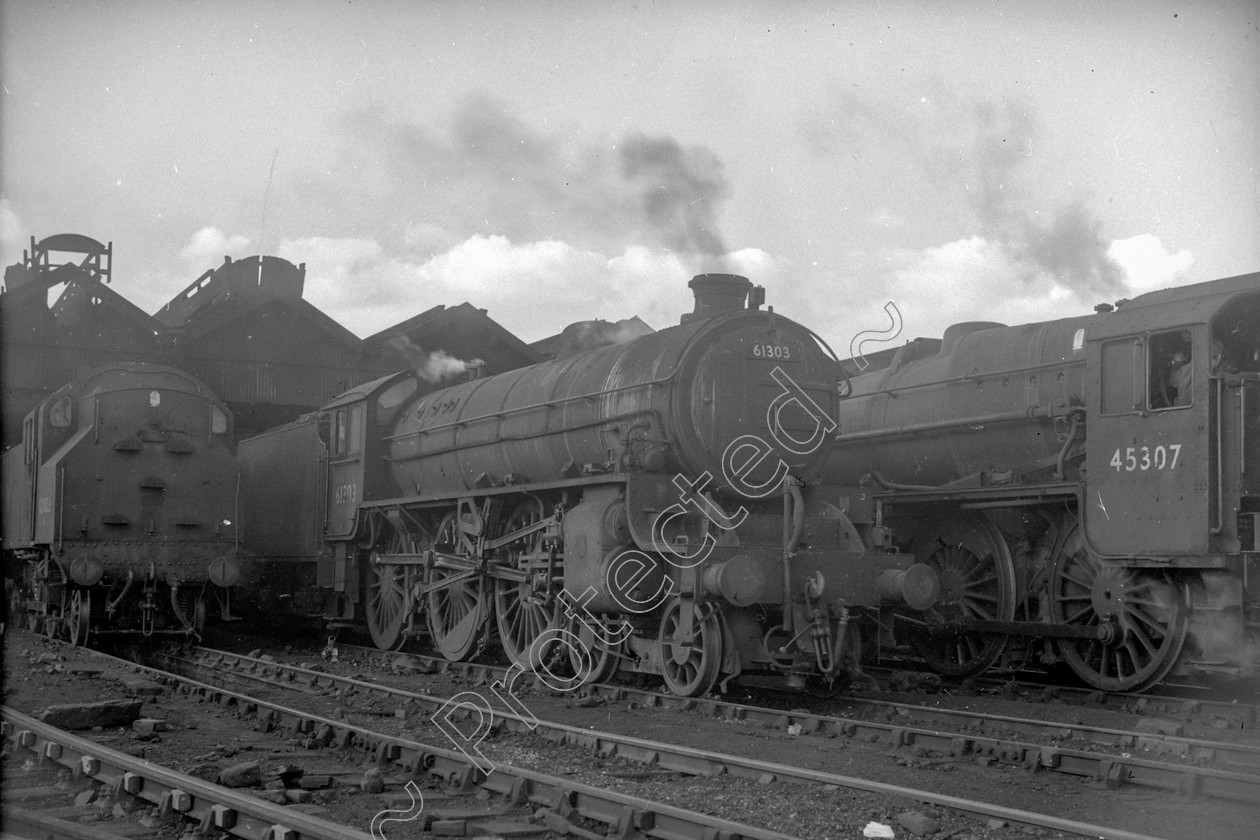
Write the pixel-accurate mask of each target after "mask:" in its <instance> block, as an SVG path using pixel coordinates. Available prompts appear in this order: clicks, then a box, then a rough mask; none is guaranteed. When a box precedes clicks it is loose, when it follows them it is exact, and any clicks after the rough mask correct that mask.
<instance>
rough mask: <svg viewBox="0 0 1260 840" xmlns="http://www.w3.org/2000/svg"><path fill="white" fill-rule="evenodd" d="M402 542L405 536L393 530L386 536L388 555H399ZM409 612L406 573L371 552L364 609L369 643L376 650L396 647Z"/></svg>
mask: <svg viewBox="0 0 1260 840" xmlns="http://www.w3.org/2000/svg"><path fill="white" fill-rule="evenodd" d="M405 541H406V540H405V535H403V534H400V533H399V532H398V531H394V532H393V534H392V535H391V537H390V544H389V553H391V554H400V553H402V552H403V551H404V550H405V549H406V548H407V546H406V545H404V543H405ZM410 612H411V593H410V587H409V586H408V585H407V570H406V569H404V568H402V567H401V566H393V565H388V564H384V565H383V564H381V563H378V562H377V561H376V553H375V552H373V553H372V555H371V558H370V560H369V562H368V581H367V597H366V599H365V609H364V613H365V618H366V619H367V626H368V633H369V634H370V635H371V637H372V643H373V644H375V645H376V647H377V648H378V649H379V650H391V649H392V648H393V647H394V645H396V644H398V642H399V639H400V637H401V636H402V629H403V625H404V624H405V623H406V622H407V616H408V614H409V613H410Z"/></svg>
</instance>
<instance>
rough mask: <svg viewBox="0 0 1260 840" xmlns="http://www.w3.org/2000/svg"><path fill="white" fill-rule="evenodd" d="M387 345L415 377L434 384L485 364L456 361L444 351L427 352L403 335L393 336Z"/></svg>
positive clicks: (479, 360) (477, 360) (474, 361)
mask: <svg viewBox="0 0 1260 840" xmlns="http://www.w3.org/2000/svg"><path fill="white" fill-rule="evenodd" d="M387 344H388V345H389V347H390V349H392V350H393V351H394V352H395V353H397V354H398V355H400V356H402V357H403V359H404V360H406V363H407V366H408V367H410V368H411V369H412V370H414V371H415V373H416V376H418V377H420V378H421V379H423V380H424V381H425V382H432V383H434V384H437V383H441V382H444V381H446V380H448V379H451V378H452V377H455V376H459V375H460V374H461V373H464V372H466V371H468V370H469V369H471V368H475V367H480V366H482V365H484V364H485V362H483V361H482V360H481V359H472V360H471V361H464V360H463V359H457V358H455V357H454V356H452V355H451V354H450V353H447V352H446V351H445V350H435V351H433V352H429V351H427V350H425V349H424V348H423V347H421V346H420V345H418V344H416V343H415V342H414V341H412V340H411V339H410V338H409V337H407V336H405V335H399V336H394V337H392V338H390V339H389V341H388V342H387Z"/></svg>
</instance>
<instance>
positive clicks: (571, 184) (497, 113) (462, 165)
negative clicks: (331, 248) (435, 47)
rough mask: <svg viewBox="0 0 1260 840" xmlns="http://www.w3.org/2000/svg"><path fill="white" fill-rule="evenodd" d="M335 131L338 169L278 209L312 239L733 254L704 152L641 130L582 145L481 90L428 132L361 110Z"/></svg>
mask: <svg viewBox="0 0 1260 840" xmlns="http://www.w3.org/2000/svg"><path fill="white" fill-rule="evenodd" d="M335 130H336V136H337V144H338V147H337V148H338V151H337V154H336V159H335V161H334V162H333V163H332V165H329V166H324V167H320V168H318V169H310V170H307V171H305V172H303V173H300V174H299V175H296V176H295V177H296V178H297V181H298V183H296V184H295V185H294V186H293V188H292V189H289V190H286V191H284V192H283V193H282V197H281V198H280V199H279V200H280V201H283V202H287V204H286V206H285V210H284V212H283V213H282V214H281V215H283V216H284V217H285V218H286V219H287V220H288V221H286V225H287V227H288V229H289V230H300V231H301V235H310V234H319V235H328V236H344V235H347V234H350V235H357V236H372V237H373V238H375V239H376V240H377V241H379V242H380V243H381V245H382V247H384V248H385V249H386V250H390V251H402V250H408V251H410V252H412V253H415V252H417V251H419V250H422V249H424V248H426V247H427V248H430V249H431V250H430V253H431V254H432V253H438V252H439V251H440V250H444V249H449V248H451V247H454V245H455V244H457V243H458V242H461V241H465V240H467V239H468V238H469V237H471V236H474V235H477V234H481V235H502V236H505V237H507V238H508V239H510V240H511V241H512V242H518V243H519V242H540V241H545V240H558V239H562V240H563V241H565V242H567V243H569V244H571V245H573V246H574V247H576V248H580V249H587V250H595V251H599V252H601V253H604V254H615V253H617V252H619V251H621V250H622V249H624V248H626V247H628V246H631V245H643V246H646V247H656V248H668V249H671V250H675V251H677V252H679V253H682V254H689V255H695V256H697V257H699V256H712V255H715V254H720V253H721V252H722V251H724V250H725V248H724V245H723V240H722V237H721V234H720V232H719V231H718V230H717V223H716V220H717V218H718V210H719V208H720V205H721V203H722V202H723V201H725V199H726V198H727V197H728V196H729V194H730V187H729V184H728V182H727V180H726V176H725V173H724V168H723V165H722V162H721V161H720V160H719V159H718V157H717V155H716V154H715V153H714V152H713V151H712V150H710V149H708V148H706V147H704V146H698V145H694V146H687V145H684V144H682V143H680V142H679V141H677V140H676V139H674V138H672V137H670V136H668V135H657V134H645V133H643V132H636V131H627V132H625V133H624V134H622V135H621V136H613V137H602V138H600V139H592V138H586V139H583V138H582V137H581V135H580V134H579V132H578V131H577V130H575V129H574V128H572V127H570V126H546V127H538V126H534V125H531V124H529V123H527V122H526V121H525V119H523V118H522V117H521V116H520V115H519V114H518V113H517V112H516V111H515V110H514V109H512V108H511V107H509V106H508V105H507V104H505V103H504V102H502V101H500V100H498V99H495V98H493V97H490V96H488V95H485V94H482V93H475V94H469V95H466V96H464V97H463V98H462V99H460V100H459V101H458V102H457V103H456V104H455V106H454V107H452V108H451V109H450V110H449V112H447V113H444V114H438V115H436V116H435V118H434V119H432V120H430V121H428V122H425V123H421V122H418V121H415V120H412V119H408V118H403V117H397V116H395V115H393V114H392V113H391V112H390V111H389V110H387V109H386V108H385V107H384V106H381V105H368V106H364V107H360V108H357V109H354V110H350V111H346V112H344V113H343V114H342V115H341V117H340V118H339V119H338V120H337V121H336V126H335ZM289 238H294V236H293V235H290V237H289Z"/></svg>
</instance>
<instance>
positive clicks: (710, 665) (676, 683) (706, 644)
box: [659, 599, 722, 697]
mask: <svg viewBox="0 0 1260 840" xmlns="http://www.w3.org/2000/svg"><path fill="white" fill-rule="evenodd" d="M691 610H692V613H693V619H692V621H693V627H694V628H695V642H694V643H693V644H691V645H686V644H683V643H682V639H681V638H680V635H679V629H680V625H681V623H682V622H681V618H682V605H681V602H680V601H679V600H678V599H674V600H673V601H671V602H670V605H669V607H667V608H666V610H665V614H664V615H663V616H662V617H661V629H660V637H659V638H660V645H661V675H662V676H663V677H664V678H665V685H666V686H668V687H669V690H670V691H672V692H673V693H674V694H678V695H680V696H682V697H700V696H702V695H704V694H707V693H708V692H709V691H710V690H712V688H713V685H714V684H715V683H716V682H717V678H718V674H719V672H720V670H721V667H722V626H721V624H720V622H719V621H718V617H717V613H716V612H710V613H709V615H708V616H707V617H705V618H704V619H703V620H700V607H699V605H698V604H694V603H693V604H692V605H691Z"/></svg>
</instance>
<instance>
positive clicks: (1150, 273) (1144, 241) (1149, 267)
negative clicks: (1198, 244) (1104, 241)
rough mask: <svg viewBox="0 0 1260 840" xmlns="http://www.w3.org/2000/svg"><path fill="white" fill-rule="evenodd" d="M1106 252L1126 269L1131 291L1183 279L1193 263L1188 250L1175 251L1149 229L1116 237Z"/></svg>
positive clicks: (1151, 288)
mask: <svg viewBox="0 0 1260 840" xmlns="http://www.w3.org/2000/svg"><path fill="white" fill-rule="evenodd" d="M1107 254H1108V256H1110V257H1111V259H1112V260H1114V261H1115V262H1116V263H1117V264H1118V265H1120V267H1121V268H1122V269H1123V270H1124V274H1125V279H1126V282H1127V285H1128V287H1129V292H1130V294H1131V295H1134V294H1141V293H1142V292H1149V291H1152V290H1154V289H1163V288H1167V287H1169V286H1176V285H1179V283H1178V282H1177V281H1179V280H1184V277H1183V275H1184V274H1185V272H1186V271H1188V270H1189V268H1190V266H1191V265H1193V264H1194V255H1193V254H1191V253H1190V252H1189V251H1187V250H1185V249H1182V250H1180V251H1177V252H1176V253H1173V252H1171V251H1169V250H1167V249H1166V248H1165V247H1164V245H1163V243H1161V242H1160V241H1159V237H1157V236H1155V235H1153V234H1149V233H1140V234H1138V235H1137V236H1131V237H1129V238H1128V239H1117V240H1115V241H1114V242H1112V243H1111V247H1109V248H1108V249H1107Z"/></svg>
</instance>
